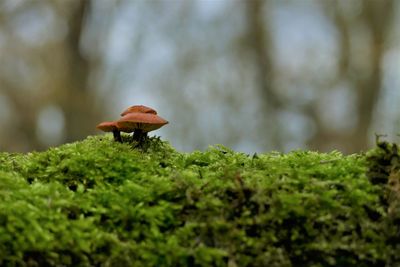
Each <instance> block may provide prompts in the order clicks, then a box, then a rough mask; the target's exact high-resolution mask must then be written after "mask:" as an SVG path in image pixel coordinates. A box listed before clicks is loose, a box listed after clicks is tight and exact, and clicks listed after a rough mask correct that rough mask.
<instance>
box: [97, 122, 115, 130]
mask: <svg viewBox="0 0 400 267" xmlns="http://www.w3.org/2000/svg"><path fill="white" fill-rule="evenodd" d="M96 128H97V129H99V130H102V131H103V132H113V131H116V130H119V129H118V126H117V123H116V122H115V121H105V122H102V123H100V124H98V125H97V126H96Z"/></svg>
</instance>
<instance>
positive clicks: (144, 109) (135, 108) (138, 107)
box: [121, 105, 157, 116]
mask: <svg viewBox="0 0 400 267" xmlns="http://www.w3.org/2000/svg"><path fill="white" fill-rule="evenodd" d="M135 112H138V113H150V114H154V115H157V111H155V110H154V109H152V108H149V107H146V106H143V105H136V106H131V107H129V108H127V109H126V110H124V112H122V113H121V116H125V115H126V114H128V113H135Z"/></svg>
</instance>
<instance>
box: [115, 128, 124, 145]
mask: <svg viewBox="0 0 400 267" xmlns="http://www.w3.org/2000/svg"><path fill="white" fill-rule="evenodd" d="M113 135H114V141H116V142H120V143H122V138H121V133H120V131H119V130H114V131H113Z"/></svg>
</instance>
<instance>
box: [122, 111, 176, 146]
mask: <svg viewBox="0 0 400 267" xmlns="http://www.w3.org/2000/svg"><path fill="white" fill-rule="evenodd" d="M167 123H168V121H166V120H164V119H163V118H161V117H160V116H158V115H156V114H154V113H140V112H132V113H128V114H126V115H125V116H123V117H122V118H121V119H119V120H118V121H116V124H117V127H118V128H119V129H120V130H123V131H124V132H125V131H127V132H134V133H133V140H135V141H138V142H139V143H141V142H142V140H143V139H144V138H145V137H146V136H147V133H148V132H150V131H153V130H156V129H158V128H161V127H162V126H164V125H165V124H167Z"/></svg>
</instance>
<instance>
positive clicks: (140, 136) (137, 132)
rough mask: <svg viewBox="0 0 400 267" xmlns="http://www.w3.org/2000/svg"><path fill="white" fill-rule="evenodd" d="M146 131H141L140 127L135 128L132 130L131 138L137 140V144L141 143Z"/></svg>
mask: <svg viewBox="0 0 400 267" xmlns="http://www.w3.org/2000/svg"><path fill="white" fill-rule="evenodd" d="M146 135H147V133H146V132H143V130H141V129H136V130H135V131H134V132H133V137H132V138H133V140H134V141H137V142H138V143H139V144H140V143H142V141H143V140H144V139H145V138H146Z"/></svg>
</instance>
